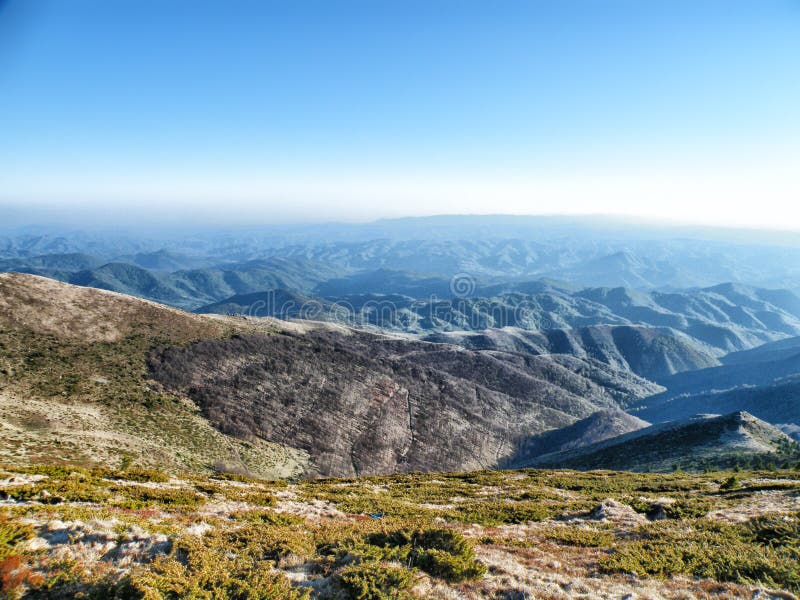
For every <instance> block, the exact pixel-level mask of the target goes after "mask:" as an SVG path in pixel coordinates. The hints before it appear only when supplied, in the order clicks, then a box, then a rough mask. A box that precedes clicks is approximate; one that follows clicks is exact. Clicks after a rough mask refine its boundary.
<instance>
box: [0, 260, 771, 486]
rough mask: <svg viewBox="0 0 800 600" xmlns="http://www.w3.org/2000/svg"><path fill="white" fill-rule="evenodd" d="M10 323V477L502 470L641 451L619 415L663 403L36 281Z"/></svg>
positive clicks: (597, 377)
mask: <svg viewBox="0 0 800 600" xmlns="http://www.w3.org/2000/svg"><path fill="white" fill-rule="evenodd" d="M0 319H2V326H3V327H2V340H0V342H2V346H1V347H0V348H1V349H2V363H0V366H1V367H2V368H0V375H2V378H0V399H2V412H0V421H1V422H2V423H1V424H2V427H3V430H4V431H3V432H4V435H3V445H2V448H0V450H1V451H2V454H3V460H7V461H14V460H19V459H20V457H25V459H26V460H30V459H32V458H35V457H37V456H38V457H44V456H47V457H48V458H49V459H59V460H64V461H70V462H75V461H78V462H88V463H92V462H112V463H113V461H115V460H122V459H123V458H124V457H125V456H131V455H133V456H135V457H136V460H137V462H141V463H143V464H158V465H159V466H162V467H163V466H167V467H170V468H182V469H195V470H197V469H199V470H203V469H211V468H213V467H214V466H215V465H234V466H235V467H236V468H238V469H245V470H247V471H248V472H258V473H262V474H269V475H273V476H275V475H276V474H280V475H282V476H285V475H286V474H291V473H294V474H299V473H303V474H306V475H340V476H342V475H345V476H352V475H361V474H370V473H373V474H377V473H386V472H398V471H399V472H404V471H421V470H422V471H430V470H459V469H476V468H496V467H502V466H505V465H509V464H519V461H522V460H533V459H535V458H536V456H535V455H537V454H538V453H539V452H540V451H541V449H543V448H551V449H552V448H561V449H564V450H567V449H569V448H573V449H574V448H576V447H579V446H583V445H585V444H589V446H588V447H592V444H595V443H596V442H598V441H600V443H605V442H603V441H602V440H604V439H607V438H608V436H616V437H619V436H620V435H623V434H628V435H630V434H629V433H628V432H629V431H631V430H634V429H637V428H640V427H641V426H643V425H645V423H643V422H642V421H640V420H639V419H638V418H636V417H632V416H630V415H626V414H625V413H623V412H622V410H623V409H624V408H625V407H629V406H636V407H639V406H643V405H646V403H647V402H648V399H649V398H653V397H658V394H660V393H664V388H663V387H661V386H659V385H658V384H656V383H653V382H651V381H648V380H647V379H644V378H642V377H639V376H637V375H636V374H634V373H633V372H631V370H630V369H629V368H622V367H620V366H614V365H611V364H609V363H608V362H604V361H601V360H598V359H596V358H593V357H591V356H576V355H573V354H567V353H546V354H533V353H530V352H520V351H507V350H499V349H468V348H465V347H463V346H460V345H453V344H443V343H434V342H430V341H424V340H419V339H415V338H414V337H409V336H408V335H397V334H390V333H385V332H370V331H365V330H360V329H353V328H349V327H345V326H342V325H336V324H331V323H324V322H312V321H295V322H288V321H280V320H275V319H269V318H266V319H264V318H248V317H237V316H221V315H193V314H191V313H186V312H183V311H180V310H176V309H174V308H170V307H166V306H163V305H158V304H154V303H151V302H149V301H145V300H139V299H136V298H132V297H129V296H124V295H119V294H116V293H110V292H107V291H102V290H93V289H90V288H83V287H76V286H72V285H68V284H63V283H58V282H55V281H53V280H49V279H44V278H40V277H36V276H31V275H15V274H7V275H2V276H0ZM698 372H702V371H698ZM23 398H25V401H24V402H23V401H22V399H23ZM587 419H588V421H586V420H587ZM582 421H583V422H582ZM714 423H715V422H712V421H709V427H710V428H711V430H713V431H716V429H714V428H715V427H716V425H715V424H714ZM770 427H772V426H770ZM773 429H774V428H773ZM775 432H777V433H775ZM779 433H780V432H779V431H778V430H777V429H775V431H774V432H772V433H770V434H769V435H772V436H774V437H775V439H783V437H785V436H784V435H783V434H782V433H780V435H778V434H779ZM765 435H766V434H765ZM540 436H543V437H540ZM781 436H783V437H781ZM623 437H624V435H623ZM612 439H615V438H614V437H612ZM454 440H458V443H457V444H454V443H453V441H454ZM645 441H646V440H645ZM637 443H638V442H637ZM641 443H645V442H641ZM647 443H648V444H649V442H647ZM707 445H713V444H710V442H709V444H707ZM648 447H649V446H648ZM759 448H760V449H759V451H758V452H757V453H756V454H759V455H760V454H764V453H765V451H764V449H763V448H762V447H760V446H759ZM740 450H742V452H744V453H747V451H748V450H747V448H746V447H742V448H740ZM780 450H781V452H783V450H784V448H783V447H781V449H780ZM678 451H679V453H680V448H679V449H678ZM648 452H650V451H649V450H648ZM686 452H689V453H691V452H694V449H693V448H692V447H690V446H686ZM673 454H674V453H673ZM723 454H724V456H723ZM723 454H721V455H720V456H722V458H724V459H725V460H726V461H728V460H730V458H731V456H730V455H729V454H730V453H723ZM648 456H649V455H648ZM678 459H679V457H678V456H677V455H675V456H673V455H670V456H669V457H668V458H664V459H663V460H661V459H659V461H657V462H653V463H652V464H650V463H649V462H648V461H649V459H648V461H644V462H648V465H645V464H644V462H642V463H636V464H633V463H631V465H630V466H629V468H634V467H635V468H666V467H667V463H670V465H671V464H673V463H674V462H675V461H676V460H678ZM582 460H583V459H582ZM565 464H573V463H566V462H565ZM574 464H575V465H576V466H580V465H584V463H580V462H576V463H574ZM590 464H591V465H594V464H595V463H591V461H589V462H585V465H590ZM620 468H628V467H620Z"/></svg>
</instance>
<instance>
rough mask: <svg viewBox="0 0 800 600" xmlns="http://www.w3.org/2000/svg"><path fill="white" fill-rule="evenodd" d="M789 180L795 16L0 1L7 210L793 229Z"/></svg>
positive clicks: (799, 165) (690, 5)
mask: <svg viewBox="0 0 800 600" xmlns="http://www.w3.org/2000/svg"><path fill="white" fill-rule="evenodd" d="M799 159H800V1H798V0H781V1H773V0H751V1H749V2H742V1H737V0H725V1H703V0H694V1H680V0H672V1H664V2H656V1H649V0H631V1H628V2H623V1H611V0H609V1H600V0H596V1H588V0H587V1H568V0H552V1H551V2H541V1H538V2H537V1H535V0H529V1H527V2H516V1H513V0H510V1H498V2H490V1H488V0H485V1H484V2H472V1H469V0H458V1H456V0H454V1H438V0H425V1H415V0H406V1H399V0H398V1H389V0H364V1H360V2H352V1H336V0H327V1H318V2H309V1H303V0H286V1H285V2H270V1H268V0H261V1H252V2H250V1H239V0H217V1H214V2H211V1H206V0H191V1H190V0H185V1H176V0H113V1H111V0H93V1H90V0H0V204H5V205H6V206H12V205H19V204H20V203H28V204H36V205H40V206H49V205H53V206H60V207H68V208H70V209H75V208H78V207H84V206H101V205H105V206H109V205H114V206H120V207H125V206H127V205H129V204H136V205H138V206H140V207H142V206H145V207H153V208H154V207H159V208H162V209H164V214H167V213H168V212H169V211H170V210H173V211H175V212H178V211H182V210H185V209H186V208H187V207H190V208H193V209H195V211H194V212H195V214H198V215H200V214H203V215H207V216H208V217H209V218H222V217H225V218H233V217H231V212H236V213H237V214H238V217H236V218H239V219H248V218H254V219H260V220H284V219H293V220H297V219H301V218H334V217H335V218H343V219H351V218H352V219H359V218H372V217H377V216H390V215H400V214H427V213H442V212H495V213H496V212H513V213H539V212H581V213H584V212H602V213H629V214H641V215H645V216H658V217H665V218H673V219H679V220H689V221H692V220H694V221H704V222H709V221H713V220H714V215H715V214H720V222H725V223H728V222H729V223H737V224H742V223H745V224H748V223H749V224H766V225H787V224H788V225H791V226H797V227H798V228H800V211H793V212H791V214H790V213H789V212H781V208H780V207H781V203H785V202H788V201H791V200H792V199H795V200H796V201H797V202H798V203H799V204H800V197H799V196H798V192H800V177H799V176H798V175H797V173H795V171H798V172H800V162H799ZM334 205H335V206H336V208H334ZM220 207H223V208H222V209H220ZM723 212H724V214H722V213H723Z"/></svg>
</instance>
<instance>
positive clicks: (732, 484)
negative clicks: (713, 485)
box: [719, 475, 742, 491]
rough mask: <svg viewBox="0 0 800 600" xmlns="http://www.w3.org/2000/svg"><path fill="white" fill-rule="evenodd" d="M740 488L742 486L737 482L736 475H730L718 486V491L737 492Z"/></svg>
mask: <svg viewBox="0 0 800 600" xmlns="http://www.w3.org/2000/svg"><path fill="white" fill-rule="evenodd" d="M740 487H742V484H741V482H740V481H739V478H738V477H737V476H736V475H731V476H730V477H728V478H727V479H726V480H725V481H723V482H722V483H721V484H720V486H719V489H721V490H725V491H729V490H738V489H739V488H740Z"/></svg>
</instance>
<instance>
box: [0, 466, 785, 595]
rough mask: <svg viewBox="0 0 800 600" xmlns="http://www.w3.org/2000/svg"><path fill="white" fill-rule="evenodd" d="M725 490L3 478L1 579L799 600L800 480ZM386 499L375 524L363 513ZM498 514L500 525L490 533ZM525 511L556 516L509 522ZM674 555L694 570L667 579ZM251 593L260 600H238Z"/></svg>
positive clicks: (642, 481)
mask: <svg viewBox="0 0 800 600" xmlns="http://www.w3.org/2000/svg"><path fill="white" fill-rule="evenodd" d="M729 476H730V474H729V473H709V474H703V475H685V474H679V475H643V474H635V475H634V474H627V473H617V474H614V473H576V472H558V471H519V472H479V473H466V474H459V473H448V474H436V475H419V474H410V475H398V476H387V477H370V478H364V479H351V480H322V481H316V482H313V481H312V482H304V483H293V484H288V485H287V484H286V483H282V482H263V481H259V480H254V479H250V478H247V477H242V476H229V477H219V478H214V479H208V478H204V477H198V476H188V475H187V476H183V477H180V478H176V477H174V476H171V477H170V476H166V475H164V474H161V473H159V472H154V471H143V470H132V471H129V472H124V471H123V472H120V471H109V470H98V469H94V470H91V469H90V470H86V469H80V468H72V467H57V466H54V467H45V466H36V467H30V468H19V467H16V468H15V467H6V468H5V470H3V471H0V498H5V500H1V501H0V503H1V504H0V513H2V514H3V515H4V516H3V517H2V518H0V529H2V526H3V524H5V525H6V530H7V532H8V535H6V536H5V538H3V537H2V534H0V543H3V542H2V540H3V539H7V540H9V541H6V542H5V556H6V560H5V562H4V563H3V564H4V565H5V566H4V567H3V566H0V569H3V568H5V569H6V573H5V581H6V583H4V585H5V586H6V589H5V590H4V593H5V594H6V595H8V596H9V597H14V594H16V595H23V596H24V594H27V595H28V596H29V597H32V598H33V597H42V593H43V590H45V589H49V590H50V591H49V592H48V593H61V594H65V593H68V594H73V595H74V594H77V593H87V594H95V595H99V597H114V594H123V592H124V594H129V595H127V596H124V595H120V596H119V597H126V598H131V597H132V598H145V597H146V598H171V597H179V596H175V595H170V592H168V591H165V590H170V589H172V590H183V591H182V592H181V594H189V595H191V594H195V593H200V591H199V590H201V589H204V590H205V592H203V593H211V594H217V596H215V597H220V598H223V597H224V598H228V597H236V598H239V597H246V598H250V597H253V598H272V597H274V598H289V597H297V598H302V597H304V596H305V595H310V597H311V598H320V599H324V598H330V599H333V598H343V599H346V598H359V597H360V598H454V599H455V598H459V599H462V598H463V599H478V598H481V599H487V600H488V599H497V598H530V599H533V598H537V599H538V598H553V599H556V598H557V599H565V600H566V599H569V598H584V599H587V600H588V599H590V598H609V599H610V598H631V599H667V598H670V599H691V598H697V599H706V598H718V599H726V598H731V599H732V598H743V597H746V598H750V597H759V598H791V597H792V596H791V593H792V592H793V591H794V592H796V591H797V589H798V587H800V585H799V584H798V579H797V578H798V577H800V571H798V569H797V566H796V565H797V561H796V560H795V559H796V558H797V543H798V541H800V536H798V535H797V528H798V526H800V521H798V519H799V518H800V515H799V514H798V510H797V505H796V503H797V499H798V497H800V476H797V475H796V474H795V473H792V472H783V473H780V474H778V473H775V474H770V473H757V474H756V473H754V474H750V473H740V474H739V475H738V477H739V480H740V482H741V487H740V488H738V489H737V490H735V491H730V490H725V489H721V487H722V484H723V483H724V482H725V481H726V479H727V478H728V477H729ZM765 488H767V489H765ZM775 488H777V489H775ZM359 498H362V499H363V500H364V502H362V503H359V502H358V500H359ZM377 498H380V499H381V501H382V502H383V504H382V505H381V506H380V509H381V510H383V511H384V512H383V515H382V518H373V517H371V516H370V515H369V514H368V513H367V512H365V511H368V510H371V506H372V504H371V503H373V502H376V501H377ZM767 498H768V499H769V500H768V501H767V500H766V499H767ZM689 499H694V500H693V501H694V504H691V505H692V506H701V505H703V501H705V500H708V501H713V504H714V506H716V507H717V508H716V509H715V510H714V511H711V512H709V513H708V514H707V515H705V516H689V517H682V516H680V513H677V512H673V513H670V514H672V515H673V516H672V517H669V515H667V516H668V518H667V519H665V520H659V521H651V520H650V519H649V518H648V517H647V516H646V515H645V513H643V512H637V509H638V510H646V507H647V506H650V505H651V504H652V503H656V504H659V505H673V506H674V505H679V504H680V503H683V504H684V505H686V506H688V504H686V503H687V502H688V501H689ZM493 503H497V504H499V505H502V506H503V509H502V510H501V511H498V510H496V509H492V510H491V511H490V513H489V514H491V515H492V517H491V519H487V518H485V516H484V515H485V514H486V513H485V512H484V511H486V510H489V509H488V508H487V505H491V504H493ZM529 503H539V504H541V505H542V506H545V507H547V510H546V514H547V515H549V516H546V517H544V518H538V517H537V518H535V519H534V520H529V521H524V520H523V519H522V518H520V516H519V515H515V514H514V512H513V507H514V506H521V507H524V506H527V505H528V504H529ZM509 507H510V508H509ZM753 507H757V508H756V509H754V508H753ZM745 510H746V511H748V512H747V515H748V516H747V519H746V520H741V518H743V517H741V515H742V514H744V511H745ZM756 511H758V514H757V515H756V514H755V513H756ZM520 514H526V513H525V512H524V511H523V512H522V513H520ZM467 515H470V516H472V517H473V518H467ZM632 515H635V517H634V516H632ZM731 515H739V516H740V517H741V518H740V517H737V518H736V519H732V518H731ZM375 516H377V515H375ZM660 516H664V515H660ZM14 532H17V533H14ZM19 532H21V534H20V533H19ZM698 544H706V546H704V548H706V550H704V551H703V552H702V553H701V554H699V555H697V556H699V557H701V556H702V555H705V554H708V553H709V552H714V553H716V554H717V555H719V556H720V559H719V560H720V562H719V564H718V565H717V566H716V567H714V569H712V570H710V571H709V570H707V568H708V567H709V566H711V565H713V564H716V563H713V562H711V563H709V562H708V561H706V562H702V561H700V562H697V563H692V562H686V561H690V560H693V559H690V556H691V552H692V551H693V549H694V548H697V547H699V546H698ZM651 548H652V552H651V550H650V549H651ZM667 548H669V549H670V550H669V552H667V550H666V549H667ZM670 553H671V554H670ZM675 553H682V554H681V556H683V557H684V562H681V563H675V562H672V563H670V562H668V561H667V562H665V558H664V557H665V556H667V555H669V556H670V557H669V560H674V557H675V556H677V554H675ZM725 553H727V556H729V557H731V558H736V560H739V561H740V564H739V565H738V566H737V567H736V570H726V568H725V564H726V563H725V560H729V559H722V558H721V557H722V556H723V555H724V554H725ZM693 565H696V566H693ZM664 569H666V570H664ZM693 569H697V572H695V571H694V570H693ZM632 571H635V572H636V573H637V574H636V575H632V574H631V572H632ZM759 574H760V575H759ZM759 578H761V581H760V582H759V581H758V580H759ZM254 585H255V586H262V587H263V589H264V590H266V591H265V592H264V595H262V596H258V595H256V596H247V595H244V596H242V595H235V594H236V593H244V592H241V590H243V589H250V588H253V586H254ZM48 586H49V587H48ZM198 586H199V587H198ZM781 588H783V589H782V590H781ZM253 589H255V588H253ZM192 590H194V591H192ZM236 590H239V591H238V592H237V591H236ZM392 590H394V591H392ZM267 592H268V593H269V594H273V595H268V594H267ZM248 593H249V592H248ZM757 593H759V594H761V595H760V596H756V595H754V594H757ZM130 594H132V595H130ZM147 594H150V595H147ZM226 594H227V595H226ZM231 594H234V595H231ZM48 597H49V596H48Z"/></svg>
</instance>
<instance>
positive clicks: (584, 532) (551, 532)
mask: <svg viewBox="0 0 800 600" xmlns="http://www.w3.org/2000/svg"><path fill="white" fill-rule="evenodd" d="M544 536H545V538H547V539H548V540H551V541H553V542H557V543H559V544H563V545H565V546H579V547H583V548H608V547H610V546H611V544H613V543H614V540H615V536H614V534H613V533H611V532H610V531H596V530H594V529H587V528H584V527H555V528H553V529H548V530H547V531H545V533H544Z"/></svg>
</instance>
